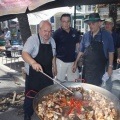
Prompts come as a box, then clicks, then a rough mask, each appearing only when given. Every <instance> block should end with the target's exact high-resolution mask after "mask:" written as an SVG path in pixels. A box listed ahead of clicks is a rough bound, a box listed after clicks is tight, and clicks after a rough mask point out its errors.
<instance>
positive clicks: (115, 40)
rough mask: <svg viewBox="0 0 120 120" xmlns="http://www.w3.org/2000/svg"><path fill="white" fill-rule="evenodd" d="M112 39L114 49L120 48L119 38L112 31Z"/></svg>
mask: <svg viewBox="0 0 120 120" xmlns="http://www.w3.org/2000/svg"><path fill="white" fill-rule="evenodd" d="M112 37H113V42H114V47H115V48H120V36H119V35H118V33H116V32H115V31H112Z"/></svg>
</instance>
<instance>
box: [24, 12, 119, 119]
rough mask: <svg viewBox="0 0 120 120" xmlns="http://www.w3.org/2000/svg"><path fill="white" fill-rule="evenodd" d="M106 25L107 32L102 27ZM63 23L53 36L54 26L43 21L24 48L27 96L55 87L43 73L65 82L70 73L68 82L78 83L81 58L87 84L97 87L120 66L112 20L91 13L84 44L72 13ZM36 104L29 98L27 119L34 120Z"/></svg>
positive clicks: (26, 102)
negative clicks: (72, 19)
mask: <svg viewBox="0 0 120 120" xmlns="http://www.w3.org/2000/svg"><path fill="white" fill-rule="evenodd" d="M103 22H104V24H105V27H104V29H103V28H101V25H102V23H103ZM60 23H61V26H60V28H58V29H57V30H56V31H55V32H54V33H53V35H52V26H51V23H50V22H49V21H46V20H45V21H42V22H40V24H39V32H38V34H35V35H32V36H30V37H29V38H28V39H27V41H26V43H25V45H24V48H23V52H22V57H23V60H24V61H25V71H26V81H25V94H26V93H28V92H29V91H30V90H34V91H36V92H39V91H40V90H41V89H43V88H45V87H47V86H49V85H53V84H54V83H53V81H51V80H50V79H49V78H48V77H46V76H44V75H43V72H44V73H46V74H47V75H49V76H50V77H52V78H53V77H55V76H56V77H57V79H58V80H59V81H61V82H63V81H64V80H65V78H66V74H67V80H68V81H74V80H75V79H76V78H78V77H79V71H78V61H79V59H80V57H81V56H83V60H84V62H83V64H84V70H83V73H84V79H85V82H86V83H89V84H93V85H97V86H101V84H102V78H103V76H104V74H106V75H107V77H108V78H109V77H110V76H111V74H112V70H113V67H114V68H116V64H117V63H120V50H119V49H120V38H119V36H118V34H117V33H116V32H115V31H112V28H113V26H114V23H113V20H112V18H107V19H106V20H105V21H103V20H101V19H100V16H99V14H98V13H91V14H90V15H89V16H88V18H87V19H85V23H86V24H88V25H89V28H90V31H88V32H86V33H85V34H84V35H83V37H82V39H81V42H79V41H80V40H79V38H80V37H79V34H78V32H77V30H76V29H74V28H72V27H71V16H70V14H63V15H62V16H61V18H60ZM76 51H77V53H78V55H77V57H75V56H76ZM114 53H117V54H114ZM116 55H117V56H116ZM114 56H116V57H114ZM31 95H32V94H31ZM32 102H33V99H31V98H28V97H26V96H25V101H24V120H31V116H32V115H33V107H32Z"/></svg>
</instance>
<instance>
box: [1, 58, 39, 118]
mask: <svg viewBox="0 0 120 120" xmlns="http://www.w3.org/2000/svg"><path fill="white" fill-rule="evenodd" d="M10 62H11V61H7V63H6V60H4V61H3V63H2V57H0V98H1V97H3V96H5V95H6V94H7V93H10V92H13V91H24V79H23V78H22V70H21V67H23V66H24V63H23V60H22V58H20V59H19V61H18V60H16V61H15V62H16V64H15V63H12V64H11V67H10ZM21 110H22V108H9V109H8V110H7V111H6V112H0V120H23V114H21V115H17V114H18V112H19V111H21ZM32 120H39V119H38V117H37V116H36V115H35V114H34V115H33V117H32Z"/></svg>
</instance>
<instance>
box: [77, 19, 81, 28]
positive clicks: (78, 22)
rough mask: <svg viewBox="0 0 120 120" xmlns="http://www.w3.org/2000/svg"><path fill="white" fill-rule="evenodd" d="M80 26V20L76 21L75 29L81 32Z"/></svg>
mask: <svg viewBox="0 0 120 120" xmlns="http://www.w3.org/2000/svg"><path fill="white" fill-rule="evenodd" d="M81 26H82V20H80V19H76V29H77V30H81Z"/></svg>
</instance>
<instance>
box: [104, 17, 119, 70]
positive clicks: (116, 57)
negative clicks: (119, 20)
mask: <svg viewBox="0 0 120 120" xmlns="http://www.w3.org/2000/svg"><path fill="white" fill-rule="evenodd" d="M104 27H105V30H107V31H108V32H110V33H111V35H112V37H113V42H114V48H115V53H114V62H113V65H114V67H113V69H116V68H117V63H119V64H120V36H119V35H118V33H117V32H115V31H114V30H113V27H114V22H113V19H112V18H111V17H109V18H106V19H105V22H104Z"/></svg>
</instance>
